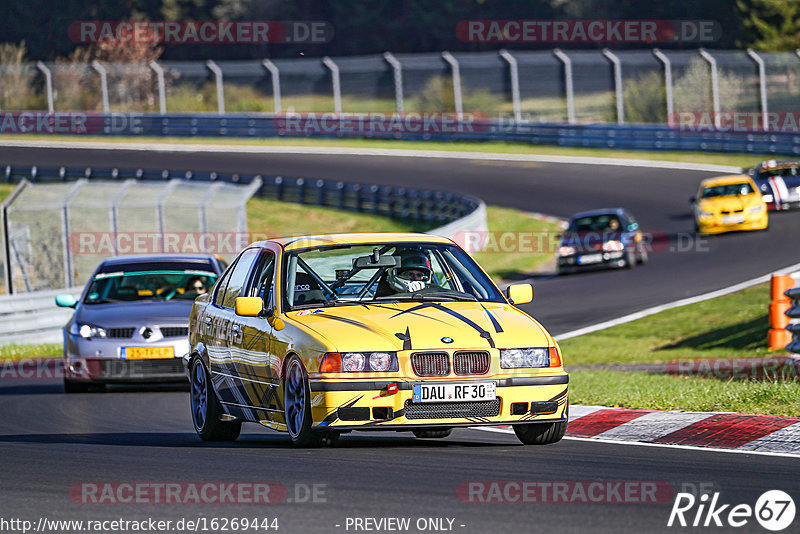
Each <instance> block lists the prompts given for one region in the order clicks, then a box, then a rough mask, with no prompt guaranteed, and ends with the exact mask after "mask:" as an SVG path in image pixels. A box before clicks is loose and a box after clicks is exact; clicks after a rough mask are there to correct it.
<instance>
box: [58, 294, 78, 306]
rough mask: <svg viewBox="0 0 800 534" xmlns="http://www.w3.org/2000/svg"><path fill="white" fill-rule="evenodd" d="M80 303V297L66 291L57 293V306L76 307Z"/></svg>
mask: <svg viewBox="0 0 800 534" xmlns="http://www.w3.org/2000/svg"><path fill="white" fill-rule="evenodd" d="M77 305H78V299H76V298H75V297H73V296H72V295H70V294H69V293H65V294H63V295H56V306H58V307H59V308H74V307H75V306H77Z"/></svg>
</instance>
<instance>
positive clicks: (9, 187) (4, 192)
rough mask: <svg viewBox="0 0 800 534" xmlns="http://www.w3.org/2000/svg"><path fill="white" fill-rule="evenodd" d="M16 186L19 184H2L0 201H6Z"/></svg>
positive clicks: (0, 185)
mask: <svg viewBox="0 0 800 534" xmlns="http://www.w3.org/2000/svg"><path fill="white" fill-rule="evenodd" d="M15 187H17V184H0V202H2V201H4V200H5V199H6V197H7V196H8V195H10V194H11V191H13V190H14V188H15Z"/></svg>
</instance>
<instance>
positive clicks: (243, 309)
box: [234, 297, 264, 317]
mask: <svg viewBox="0 0 800 534" xmlns="http://www.w3.org/2000/svg"><path fill="white" fill-rule="evenodd" d="M234 310H235V311H236V315H241V316H243V317H258V316H259V315H261V312H262V311H263V310H264V301H263V300H261V297H236V304H235V305H234Z"/></svg>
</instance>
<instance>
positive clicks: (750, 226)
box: [697, 210, 769, 234]
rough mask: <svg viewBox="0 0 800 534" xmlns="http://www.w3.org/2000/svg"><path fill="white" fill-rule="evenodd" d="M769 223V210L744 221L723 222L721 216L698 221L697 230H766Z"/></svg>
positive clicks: (703, 232) (720, 231)
mask: <svg viewBox="0 0 800 534" xmlns="http://www.w3.org/2000/svg"><path fill="white" fill-rule="evenodd" d="M768 224H769V216H768V215H767V210H762V211H761V213H760V214H757V215H755V216H752V217H747V218H745V220H744V222H741V223H731V224H722V220H721V218H718V217H713V218H709V219H707V220H706V219H701V220H698V221H697V231H698V232H699V233H701V234H722V233H725V232H739V231H749V230H764V229H766V228H767V226H768Z"/></svg>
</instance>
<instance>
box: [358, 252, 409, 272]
mask: <svg viewBox="0 0 800 534" xmlns="http://www.w3.org/2000/svg"><path fill="white" fill-rule="evenodd" d="M398 265H400V258H399V257H397V256H380V255H379V256H378V257H377V258H375V256H374V255H370V256H359V257H358V258H356V259H354V260H353V268H354V269H376V268H378V267H397V266H398Z"/></svg>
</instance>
